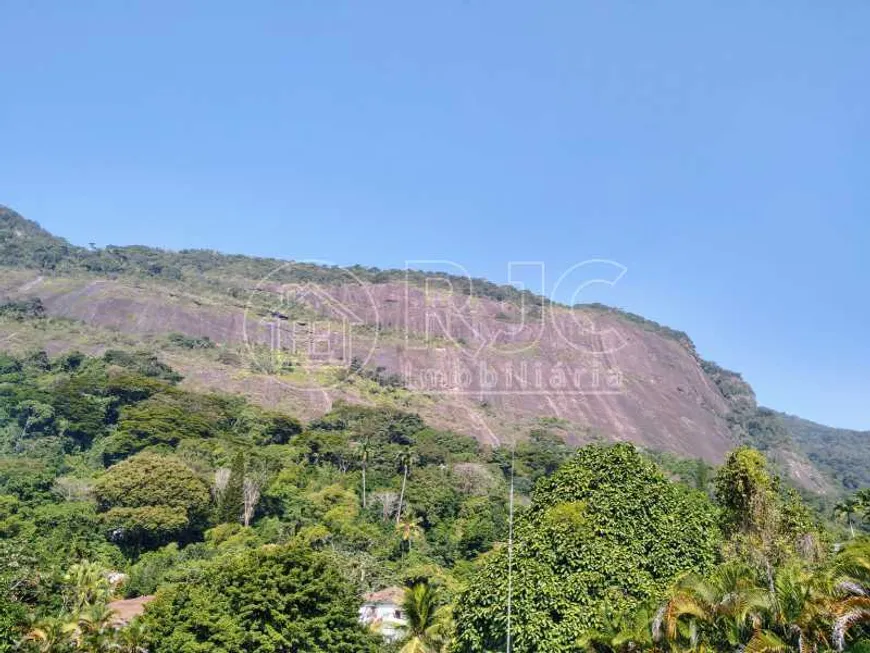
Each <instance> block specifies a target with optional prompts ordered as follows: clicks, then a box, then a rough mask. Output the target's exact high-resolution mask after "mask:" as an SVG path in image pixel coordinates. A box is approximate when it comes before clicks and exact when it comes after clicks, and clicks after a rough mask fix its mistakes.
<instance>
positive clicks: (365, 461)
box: [360, 436, 369, 510]
mask: <svg viewBox="0 0 870 653" xmlns="http://www.w3.org/2000/svg"><path fill="white" fill-rule="evenodd" d="M360 460H361V462H362V507H363V510H365V509H366V471H367V470H368V466H369V439H368V436H366V438H365V439H364V440H363V441H362V443H360Z"/></svg>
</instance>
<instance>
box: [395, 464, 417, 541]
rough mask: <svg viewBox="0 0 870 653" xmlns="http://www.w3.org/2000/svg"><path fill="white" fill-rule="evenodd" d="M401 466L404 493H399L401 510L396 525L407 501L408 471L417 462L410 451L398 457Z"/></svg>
mask: <svg viewBox="0 0 870 653" xmlns="http://www.w3.org/2000/svg"><path fill="white" fill-rule="evenodd" d="M396 458H397V460H398V461H399V466H400V467H402V491H401V492H400V493H399V509H398V511H397V512H396V524H398V523H399V520H400V519H401V518H402V504H403V503H404V501H405V485H406V484H407V483H408V470H409V469H410V467H411V465H412V464H413V463H414V462H415V461H416V457H415V456H414V454H412V453H411V452H410V451H403V452H401V453H400V454H399V455H398V456H397V457H396Z"/></svg>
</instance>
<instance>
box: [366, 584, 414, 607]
mask: <svg viewBox="0 0 870 653" xmlns="http://www.w3.org/2000/svg"><path fill="white" fill-rule="evenodd" d="M363 600H364V601H365V602H366V603H393V604H395V605H401V604H402V601H404V600H405V590H404V588H402V587H385V588H384V589H382V590H378V591H377V592H372V593H371V594H366V595H364V596H363Z"/></svg>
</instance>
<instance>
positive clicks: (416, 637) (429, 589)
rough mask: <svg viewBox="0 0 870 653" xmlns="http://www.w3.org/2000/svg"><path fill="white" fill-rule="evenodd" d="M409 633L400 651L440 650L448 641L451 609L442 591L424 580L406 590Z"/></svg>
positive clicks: (429, 652) (425, 652)
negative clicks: (443, 600)
mask: <svg viewBox="0 0 870 653" xmlns="http://www.w3.org/2000/svg"><path fill="white" fill-rule="evenodd" d="M402 607H403V608H404V612H405V618H406V619H407V620H408V634H407V637H406V640H405V644H404V646H403V647H402V649H401V651H400V653H441V652H442V651H445V650H446V647H447V645H448V643H449V639H450V638H449V630H450V611H449V608H448V607H447V606H445V605H443V603H442V601H441V592H440V590H439V589H438V588H437V587H436V586H434V585H432V584H431V583H428V582H426V581H422V582H419V583H415V584H414V586H413V587H410V588H408V589H406V590H405V600H404V602H403V604H402Z"/></svg>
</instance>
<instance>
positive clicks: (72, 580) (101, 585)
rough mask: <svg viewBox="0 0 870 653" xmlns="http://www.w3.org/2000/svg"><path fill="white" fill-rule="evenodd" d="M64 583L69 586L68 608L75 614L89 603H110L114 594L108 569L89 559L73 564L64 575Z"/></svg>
mask: <svg viewBox="0 0 870 653" xmlns="http://www.w3.org/2000/svg"><path fill="white" fill-rule="evenodd" d="M64 583H65V584H66V585H67V586H68V587H69V595H68V597H67V604H68V605H67V608H68V609H69V611H70V612H71V613H73V614H78V613H79V612H82V610H84V609H85V607H86V606H89V605H94V604H97V603H103V604H105V603H108V601H109V599H110V598H111V595H112V584H111V583H110V582H109V578H108V575H107V574H106V571H105V570H104V569H103V568H102V567H101V566H100V565H98V564H96V563H94V562H89V561H87V560H82V561H81V562H79V563H76V564H74V565H72V566H71V567H70V568H69V571H68V572H67V573H66V575H65V576H64Z"/></svg>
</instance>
